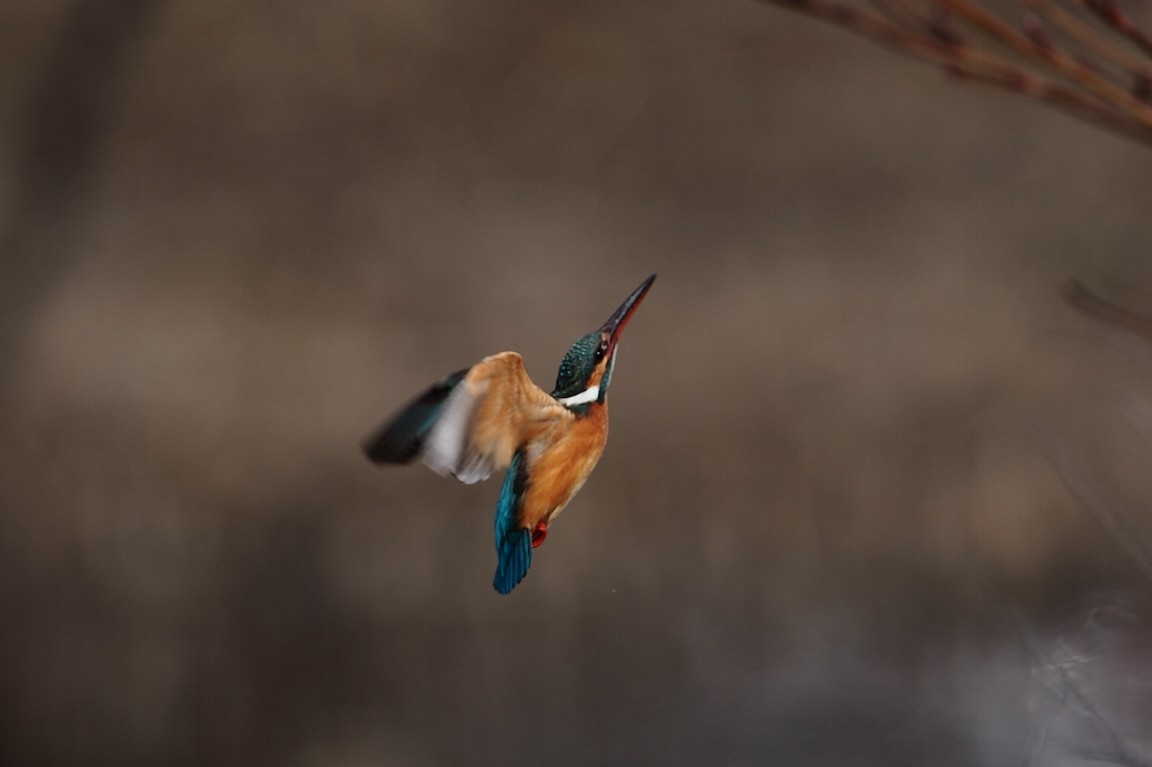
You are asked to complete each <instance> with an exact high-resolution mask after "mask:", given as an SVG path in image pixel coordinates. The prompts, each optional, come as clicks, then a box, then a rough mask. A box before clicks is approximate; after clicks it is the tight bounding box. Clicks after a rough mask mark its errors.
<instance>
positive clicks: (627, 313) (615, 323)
mask: <svg viewBox="0 0 1152 767" xmlns="http://www.w3.org/2000/svg"><path fill="white" fill-rule="evenodd" d="M655 281H656V275H655V274H653V275H652V276H651V277H649V278H648V279H646V280H644V282H642V283H640V287H638V288H636V289H635V290H633V291H632V295H630V296H628V298H626V299H624V303H622V304H620V308H619V309H617V310H616V311H614V312H612V316H611V317H609V318H608V321H607V322H605V323H604V324H603V325H602V326H601V327H600V332H601V333H605V334H607V336H608V344H609V348H611V347H614V346H616V342H617V341H619V340H620V334H621V333H623V332H624V326H625V325H627V324H628V320H630V319H632V315H633V313H635V311H636V307H638V306H640V302H641V301H643V300H644V294H645V293H647V292H648V288H650V287H652V283H653V282H655Z"/></svg>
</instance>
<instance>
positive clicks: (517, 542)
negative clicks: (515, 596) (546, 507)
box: [492, 452, 532, 594]
mask: <svg viewBox="0 0 1152 767" xmlns="http://www.w3.org/2000/svg"><path fill="white" fill-rule="evenodd" d="M527 484H528V472H527V470H526V469H525V468H524V454H523V453H521V452H517V453H516V455H514V456H512V464H511V465H510V466H509V467H508V473H507V474H505V475H504V484H503V485H501V486H500V500H499V501H498V502H497V504H496V556H497V557H498V561H497V563H496V577H495V578H494V579H493V580H492V586H493V587H494V588H495V589H496V590H497V591H499V592H500V593H501V594H507V593H509V592H511V591H512V589H514V588H516V584H517V583H519V582H520V581H522V580H523V579H524V576H525V575H526V574H527V573H528V568H529V567H531V566H532V531H531V530H526V529H524V528H522V527H520V526H519V525H518V523H517V519H516V518H517V517H518V516H519V515H520V514H519V512H520V499H521V498H522V497H523V496H524V489H525V487H526V486H527Z"/></svg>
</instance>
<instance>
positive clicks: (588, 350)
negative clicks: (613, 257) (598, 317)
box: [552, 274, 656, 413]
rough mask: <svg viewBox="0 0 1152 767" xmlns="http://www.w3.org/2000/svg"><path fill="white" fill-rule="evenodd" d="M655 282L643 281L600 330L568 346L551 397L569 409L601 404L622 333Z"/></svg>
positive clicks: (650, 280) (609, 381) (582, 409)
mask: <svg viewBox="0 0 1152 767" xmlns="http://www.w3.org/2000/svg"><path fill="white" fill-rule="evenodd" d="M655 281H656V275H655V274H653V275H652V276H650V277H649V278H648V279H646V280H644V282H642V283H641V284H640V287H638V288H636V290H634V291H632V294H631V295H630V296H628V298H626V299H625V300H624V303H622V304H620V307H619V308H618V309H617V310H616V311H615V312H613V313H612V316H611V317H609V318H608V321H607V322H605V323H604V324H603V325H602V326H601V327H600V329H599V330H594V331H592V332H591V333H588V334H587V335H584V336H581V337H580V338H579V339H578V340H577V341H576V343H574V344H572V346H571V347H569V349H568V353H567V354H565V355H564V360H563V361H562V362H561V363H560V370H559V372H557V374H556V387H555V388H554V389H553V390H552V396H553V397H555V398H556V399H558V400H560V402H561V403H563V404H564V405H565V406H566V407H568V408H569V409H570V410H575V411H576V412H577V413H584V412H587V409H588V406H589V405H591V404H592V403H593V402H595V403H601V404H602V403H603V402H604V399H605V397H607V396H608V385H609V384H610V383H611V381H612V368H613V366H614V364H615V362H616V344H617V343H618V342H619V340H620V334H621V333H622V332H623V331H624V326H625V325H627V324H628V320H630V319H631V318H632V314H633V312H635V311H636V307H638V306H639V305H640V302H641V301H642V300H643V299H644V294H645V293H647V292H648V289H649V288H650V287H652V283H653V282H655Z"/></svg>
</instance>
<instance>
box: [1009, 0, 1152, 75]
mask: <svg viewBox="0 0 1152 767" xmlns="http://www.w3.org/2000/svg"><path fill="white" fill-rule="evenodd" d="M1022 1H1023V3H1024V4H1025V5H1027V6H1028V7H1029V8H1031V9H1032V10H1033V11H1035V12H1036V13H1038V14H1040V15H1041V16H1043V17H1044V18H1045V19H1047V20H1048V21H1049V22H1050V23H1051V24H1052V25H1053V26H1055V27H1056V28H1057V29H1059V30H1060V31H1061V32H1063V33H1064V34H1066V35H1068V37H1070V38H1071V39H1072V40H1074V41H1075V42H1076V43H1077V44H1079V45H1082V46H1084V47H1085V48H1086V49H1088V50H1090V51H1091V52H1092V53H1094V54H1095V55H1096V56H1098V57H1099V58H1100V59H1102V60H1103V61H1106V62H1108V63H1111V64H1113V65H1115V66H1116V67H1118V68H1120V69H1121V70H1123V71H1125V72H1128V73H1129V74H1130V75H1131V76H1132V77H1134V78H1143V79H1147V80H1152V66H1150V65H1149V64H1148V62H1147V61H1145V60H1144V59H1143V58H1142V57H1140V56H1139V55H1137V54H1135V53H1133V52H1132V51H1130V50H1129V49H1127V48H1124V47H1122V46H1120V45H1117V44H1116V41H1115V40H1113V39H1112V38H1111V37H1108V36H1106V35H1104V34H1101V33H1100V32H1097V31H1096V30H1095V29H1094V28H1093V27H1091V26H1089V25H1088V24H1086V23H1084V22H1083V21H1081V20H1080V18H1079V17H1077V16H1075V15H1074V14H1071V13H1069V12H1068V11H1066V10H1064V9H1063V8H1061V7H1059V6H1057V5H1056V4H1054V3H1051V2H1049V0H1022Z"/></svg>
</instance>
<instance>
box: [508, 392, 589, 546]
mask: <svg viewBox="0 0 1152 767" xmlns="http://www.w3.org/2000/svg"><path fill="white" fill-rule="evenodd" d="M607 441H608V405H607V403H605V404H602V405H593V406H592V407H591V409H590V411H589V413H588V415H587V416H586V417H584V418H577V419H575V420H574V421H572V422H571V425H570V426H569V427H568V428H564V429H556V430H554V431H551V432H550V433H546V434H540V435H538V436H537V439H535V440H530V441H529V449H528V459H529V463H528V471H529V474H528V487H527V489H526V490H525V492H524V498H523V500H522V502H521V506H520V526H521V527H526V528H529V529H532V528H534V527H535V526H536V524H537V523H538V522H540V521H542V520H543V521H545V522H547V521H548V520H550V519H551V518H552V517H553V516H555V515H556V514H558V513H559V512H560V510H561V509H563V508H564V507H565V506H566V505H567V504H568V502H569V501H570V500H572V497H573V496H574V495H576V492H577V491H578V490H579V489H580V488H581V487H583V486H584V481H585V480H586V479H588V475H589V474H591V473H592V469H594V468H596V462H597V461H599V460H600V456H601V455H602V454H603V453H604V444H605V443H606V442H607Z"/></svg>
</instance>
